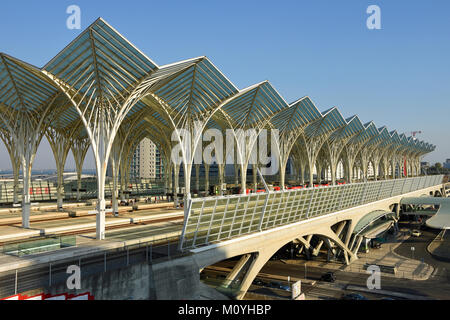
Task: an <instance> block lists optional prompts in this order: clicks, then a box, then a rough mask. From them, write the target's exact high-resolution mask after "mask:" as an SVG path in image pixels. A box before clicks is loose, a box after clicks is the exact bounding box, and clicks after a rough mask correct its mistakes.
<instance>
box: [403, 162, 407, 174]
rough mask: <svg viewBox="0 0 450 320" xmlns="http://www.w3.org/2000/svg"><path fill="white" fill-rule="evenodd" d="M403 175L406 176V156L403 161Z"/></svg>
mask: <svg viewBox="0 0 450 320" xmlns="http://www.w3.org/2000/svg"><path fill="white" fill-rule="evenodd" d="M403 175H404V176H405V177H406V176H408V171H407V170H406V158H405V163H404V165H403Z"/></svg>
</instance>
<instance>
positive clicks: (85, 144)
mask: <svg viewBox="0 0 450 320" xmlns="http://www.w3.org/2000/svg"><path fill="white" fill-rule="evenodd" d="M90 146H91V143H90V140H89V138H84V139H83V138H76V139H74V140H73V141H72V145H71V150H72V154H73V158H74V160H75V166H76V169H77V200H78V201H80V199H81V191H80V190H81V177H82V173H83V163H84V159H85V158H86V154H87V152H88V150H89V147H90Z"/></svg>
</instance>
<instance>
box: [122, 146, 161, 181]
mask: <svg viewBox="0 0 450 320" xmlns="http://www.w3.org/2000/svg"><path fill="white" fill-rule="evenodd" d="M130 176H131V177H133V178H144V179H162V176H163V167H162V161H161V155H160V152H159V150H158V148H157V147H156V145H155V144H154V143H153V142H152V141H151V140H150V139H148V138H145V139H144V140H142V141H141V143H140V144H139V145H138V147H137V148H136V151H135V152H134V155H133V159H132V160H131V167H130Z"/></svg>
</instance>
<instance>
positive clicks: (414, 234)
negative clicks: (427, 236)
mask: <svg viewBox="0 0 450 320" xmlns="http://www.w3.org/2000/svg"><path fill="white" fill-rule="evenodd" d="M411 235H412V236H414V237H420V236H421V235H422V233H421V232H420V231H419V230H416V229H414V230H412V231H411Z"/></svg>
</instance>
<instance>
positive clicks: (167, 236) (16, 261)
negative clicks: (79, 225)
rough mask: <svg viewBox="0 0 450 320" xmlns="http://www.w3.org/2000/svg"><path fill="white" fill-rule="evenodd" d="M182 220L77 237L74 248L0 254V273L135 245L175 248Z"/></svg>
mask: <svg viewBox="0 0 450 320" xmlns="http://www.w3.org/2000/svg"><path fill="white" fill-rule="evenodd" d="M182 226H183V221H182V220H181V221H165V222H155V223H152V224H149V225H134V226H132V227H124V226H123V227H122V228H119V229H115V230H110V231H108V230H107V231H106V233H105V236H106V239H105V240H96V239H95V232H91V233H89V232H88V233H86V234H79V235H76V236H75V238H76V245H75V246H72V247H68V248H62V249H58V250H54V251H49V252H43V253H36V254H30V255H26V256H22V257H19V256H15V255H9V254H3V253H0V273H2V272H8V271H12V270H16V269H22V268H30V267H34V266H39V265H43V264H49V263H52V262H55V263H60V262H61V261H64V260H73V259H86V258H88V257H91V256H98V255H100V254H103V253H105V252H110V251H114V250H117V249H119V250H120V249H123V248H127V247H129V246H134V245H137V244H143V245H147V246H149V245H155V246H156V245H158V244H161V243H166V242H167V241H170V240H172V245H174V246H176V242H175V240H176V239H179V237H180V235H181V230H182Z"/></svg>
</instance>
